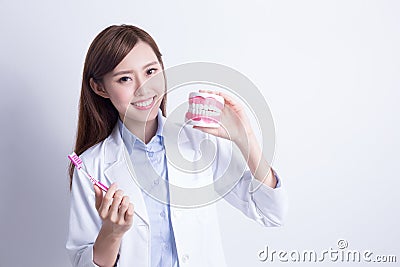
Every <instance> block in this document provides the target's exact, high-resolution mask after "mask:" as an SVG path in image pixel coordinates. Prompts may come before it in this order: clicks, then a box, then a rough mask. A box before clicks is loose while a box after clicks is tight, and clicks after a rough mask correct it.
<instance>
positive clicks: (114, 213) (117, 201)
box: [109, 190, 124, 222]
mask: <svg viewBox="0 0 400 267" xmlns="http://www.w3.org/2000/svg"><path fill="white" fill-rule="evenodd" d="M123 196H124V191H122V190H117V191H116V192H115V194H114V199H113V202H112V204H111V207H110V210H109V216H110V219H111V221H112V222H117V220H118V208H119V206H120V205H121V201H122V198H123Z"/></svg>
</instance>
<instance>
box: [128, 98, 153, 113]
mask: <svg viewBox="0 0 400 267" xmlns="http://www.w3.org/2000/svg"><path fill="white" fill-rule="evenodd" d="M155 98H156V97H155V96H153V97H150V98H147V99H144V100H141V101H136V102H133V103H131V104H132V105H133V106H134V107H135V108H137V109H140V110H144V109H149V108H151V107H152V106H153V104H154V100H155Z"/></svg>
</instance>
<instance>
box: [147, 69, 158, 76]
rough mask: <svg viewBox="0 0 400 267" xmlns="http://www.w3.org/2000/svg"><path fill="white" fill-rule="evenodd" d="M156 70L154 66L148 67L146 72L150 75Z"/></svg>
mask: <svg viewBox="0 0 400 267" xmlns="http://www.w3.org/2000/svg"><path fill="white" fill-rule="evenodd" d="M156 71H157V69H156V68H151V69H148V70H147V71H146V73H147V75H152V74H154V73H156Z"/></svg>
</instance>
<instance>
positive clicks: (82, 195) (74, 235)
mask: <svg viewBox="0 0 400 267" xmlns="http://www.w3.org/2000/svg"><path fill="white" fill-rule="evenodd" d="M100 227H101V219H100V217H99V215H98V213H97V210H96V208H95V195H94V189H93V184H92V183H91V182H90V180H89V179H88V178H86V177H85V176H84V175H83V174H82V173H81V172H78V171H77V170H76V169H75V172H74V176H73V180H72V190H71V197H70V216H69V233H68V238H67V243H66V248H67V251H68V255H69V257H70V259H71V263H72V266H75V267H92V266H98V265H96V264H94V263H93V244H94V241H95V240H96V238H97V235H98V232H99V230H100Z"/></svg>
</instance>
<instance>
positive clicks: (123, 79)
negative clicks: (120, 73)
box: [119, 76, 131, 82]
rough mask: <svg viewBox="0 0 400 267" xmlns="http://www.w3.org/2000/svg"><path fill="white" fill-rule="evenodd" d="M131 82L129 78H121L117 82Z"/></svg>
mask: <svg viewBox="0 0 400 267" xmlns="http://www.w3.org/2000/svg"><path fill="white" fill-rule="evenodd" d="M130 80H131V78H130V77H126V76H125V77H121V78H120V79H119V81H120V82H128V81H130Z"/></svg>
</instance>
